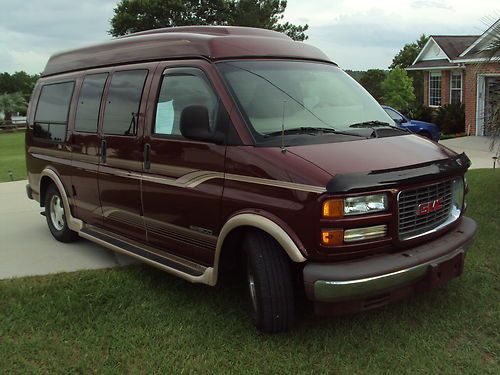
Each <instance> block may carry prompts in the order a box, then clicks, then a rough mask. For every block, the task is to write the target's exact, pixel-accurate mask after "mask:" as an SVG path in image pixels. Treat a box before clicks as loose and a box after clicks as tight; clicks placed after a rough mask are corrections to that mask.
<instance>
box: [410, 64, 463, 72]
mask: <svg viewBox="0 0 500 375" xmlns="http://www.w3.org/2000/svg"><path fill="white" fill-rule="evenodd" d="M452 69H462V70H464V69H465V66H458V65H457V66H433V67H424V68H405V70H425V71H427V70H452Z"/></svg>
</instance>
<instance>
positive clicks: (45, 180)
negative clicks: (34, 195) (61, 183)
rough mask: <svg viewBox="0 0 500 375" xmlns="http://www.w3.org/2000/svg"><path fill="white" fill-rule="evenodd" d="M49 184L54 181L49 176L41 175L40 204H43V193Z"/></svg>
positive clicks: (42, 205)
mask: <svg viewBox="0 0 500 375" xmlns="http://www.w3.org/2000/svg"><path fill="white" fill-rule="evenodd" d="M51 184H54V185H55V183H54V181H52V179H51V178H50V177H49V176H43V177H42V179H41V180H40V206H41V207H44V206H45V194H46V193H47V189H48V188H49V186H50V185H51Z"/></svg>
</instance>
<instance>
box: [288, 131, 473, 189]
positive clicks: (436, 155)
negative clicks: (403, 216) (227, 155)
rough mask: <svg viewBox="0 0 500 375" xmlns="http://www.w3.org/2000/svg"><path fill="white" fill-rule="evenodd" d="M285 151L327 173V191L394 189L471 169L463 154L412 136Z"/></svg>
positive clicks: (307, 146)
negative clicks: (390, 187)
mask: <svg viewBox="0 0 500 375" xmlns="http://www.w3.org/2000/svg"><path fill="white" fill-rule="evenodd" d="M287 150H288V151H290V152H292V153H294V154H295V155H297V156H299V157H301V158H303V159H305V160H307V161H309V162H310V163H313V164H314V165H316V166H317V167H318V168H321V169H322V170H323V171H325V172H327V173H328V174H330V175H331V176H332V177H333V178H332V181H335V182H336V183H334V184H332V183H331V182H332V181H330V183H329V186H327V190H328V191H330V192H334V190H335V189H338V190H339V191H355V190H358V189H360V190H361V189H363V188H364V189H366V188H377V187H389V186H395V185H397V184H398V183H401V182H408V183H409V182H412V181H417V180H421V179H425V178H429V179H430V178H435V176H436V175H438V174H440V175H441V174H445V173H448V174H449V173H457V172H458V171H465V170H466V169H467V168H468V167H469V166H470V160H469V159H468V158H467V156H466V155H465V154H462V155H460V156H459V155H457V154H456V153H455V152H453V151H452V150H450V149H448V148H446V147H443V146H441V145H439V144H437V143H434V142H432V141H429V140H427V139H424V138H423V137H418V136H415V135H403V136H395V137H386V138H372V139H363V140H356V141H351V142H336V143H326V144H315V145H305V146H293V147H287ZM339 181H341V182H342V183H341V184H340V185H339V184H338V182H339ZM347 181H350V183H349V184H347V185H349V186H347V185H346V183H347ZM334 185H335V186H334Z"/></svg>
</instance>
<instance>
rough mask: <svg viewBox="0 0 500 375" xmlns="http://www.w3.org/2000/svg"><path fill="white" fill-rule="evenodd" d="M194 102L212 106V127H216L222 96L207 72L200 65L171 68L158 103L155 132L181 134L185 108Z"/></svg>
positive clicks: (210, 112)
mask: <svg viewBox="0 0 500 375" xmlns="http://www.w3.org/2000/svg"><path fill="white" fill-rule="evenodd" d="M191 105H202V106H204V107H206V108H207V109H208V114H209V121H210V127H211V128H212V129H214V128H215V123H216V118H217V109H218V99H217V96H216V95H215V93H214V91H213V90H212V87H211V86H210V84H209V82H208V80H207V78H206V77H205V74H204V73H203V72H202V71H201V70H199V69H197V68H171V69H167V70H166V71H165V75H164V76H163V81H162V83H161V90H160V95H159V97H158V103H157V106H156V121H155V129H154V133H155V134H159V135H175V136H180V135H181V132H180V127H179V124H180V118H181V113H182V110H183V109H184V108H185V107H187V106H191Z"/></svg>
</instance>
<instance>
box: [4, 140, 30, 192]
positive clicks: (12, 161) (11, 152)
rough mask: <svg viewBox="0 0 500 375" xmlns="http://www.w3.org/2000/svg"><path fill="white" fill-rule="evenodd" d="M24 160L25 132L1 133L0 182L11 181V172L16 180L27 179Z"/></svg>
mask: <svg viewBox="0 0 500 375" xmlns="http://www.w3.org/2000/svg"><path fill="white" fill-rule="evenodd" d="M24 159H25V158H24V131H17V132H14V133H0V182H5V181H11V178H10V176H9V171H12V176H13V178H14V180H23V179H25V178H26V162H25V160H24Z"/></svg>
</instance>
